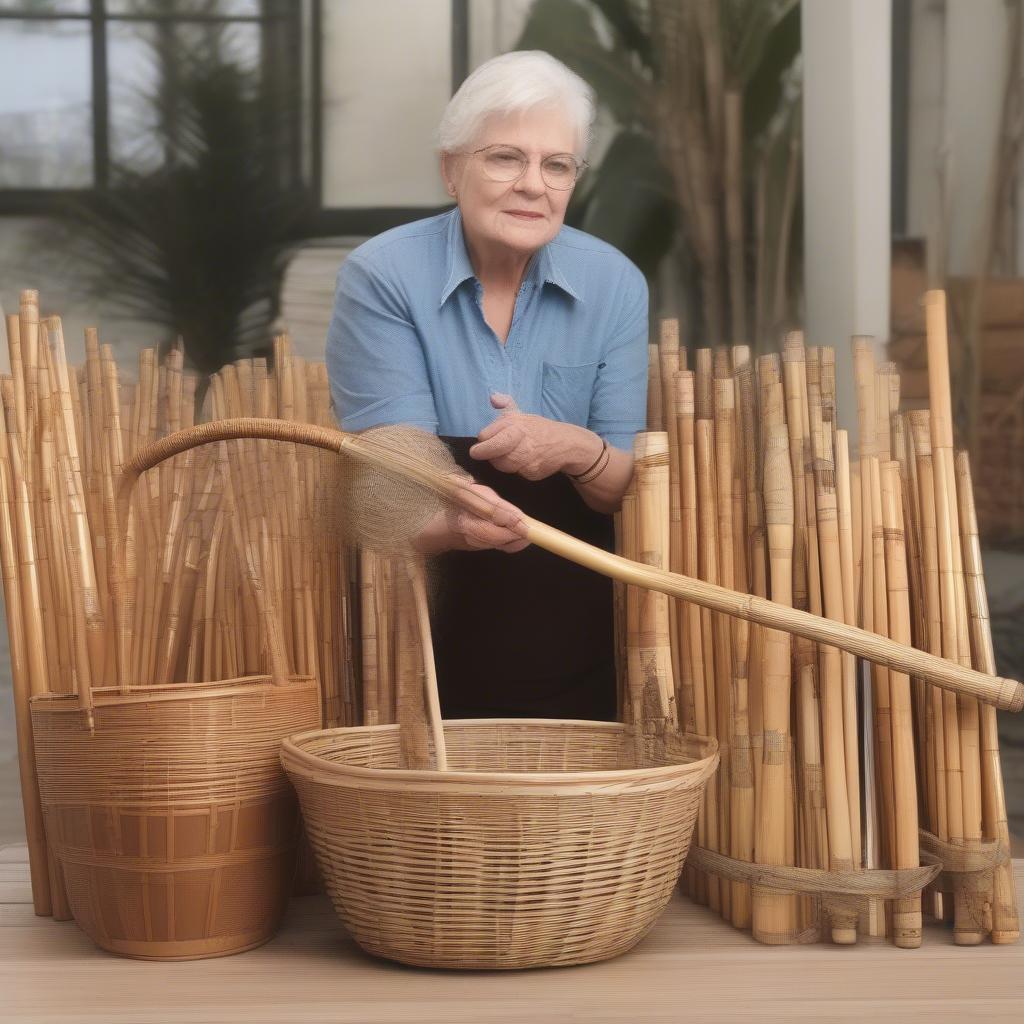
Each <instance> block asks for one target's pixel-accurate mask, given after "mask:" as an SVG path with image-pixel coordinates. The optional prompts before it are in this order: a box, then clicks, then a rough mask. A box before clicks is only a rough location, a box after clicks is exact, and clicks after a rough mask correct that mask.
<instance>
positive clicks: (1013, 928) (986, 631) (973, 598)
mask: <svg viewBox="0 0 1024 1024" xmlns="http://www.w3.org/2000/svg"><path fill="white" fill-rule="evenodd" d="M956 472H957V495H958V497H959V500H960V529H961V531H962V534H963V554H964V574H965V579H966V583H967V605H968V608H969V610H970V620H971V644H972V648H973V651H974V664H975V667H976V668H978V669H980V670H981V671H982V672H990V673H993V674H994V673H995V671H996V659H995V650H994V648H993V646H992V623H991V620H990V618H989V612H988V595H987V594H986V592H985V580H984V568H983V566H982V561H981V544H980V541H979V538H978V519H977V514H976V512H975V509H974V487H973V484H972V482H971V466H970V460H969V458H968V456H967V453H966V452H960V453H959V454H958V455H957V457H956ZM981 754H982V761H981V768H982V781H983V785H984V790H983V797H984V827H985V835H986V837H987V838H989V839H995V840H997V841H998V842H999V844H1000V846H1001V847H1002V850H1003V852H1004V853H1005V852H1006V851H1008V850H1009V847H1010V832H1009V826H1008V824H1007V817H1006V794H1005V792H1004V790H1003V773H1002V769H1001V766H1000V763H999V729H998V723H997V721H996V713H995V709H994V708H990V707H989V706H988V705H982V707H981ZM1019 938H1020V918H1019V916H1018V911H1017V894H1016V891H1015V889H1014V884H1013V865H1012V863H1011V862H1010V860H1009V858H1008V857H1007V859H1006V860H1005V861H1004V862H1003V863H1002V864H1000V865H999V866H998V867H997V868H996V870H995V875H994V878H993V903H992V941H993V942H994V943H996V944H997V945H1003V944H1006V943H1011V942H1016V941H1017V940H1018V939H1019Z"/></svg>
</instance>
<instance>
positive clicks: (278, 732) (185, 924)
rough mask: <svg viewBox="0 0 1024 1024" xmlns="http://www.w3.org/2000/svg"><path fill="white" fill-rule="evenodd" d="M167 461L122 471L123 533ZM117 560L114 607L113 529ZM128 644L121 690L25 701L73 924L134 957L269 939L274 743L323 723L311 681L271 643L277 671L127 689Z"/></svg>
mask: <svg viewBox="0 0 1024 1024" xmlns="http://www.w3.org/2000/svg"><path fill="white" fill-rule="evenodd" d="M164 457H166V455H164V454H163V453H162V452H161V451H160V450H159V449H157V447H156V446H151V447H150V448H148V449H144V450H143V451H142V452H141V453H139V455H137V456H136V457H135V458H134V459H133V460H132V461H131V462H130V463H129V465H128V466H126V468H125V470H124V472H123V474H122V477H121V481H120V485H119V492H118V505H119V511H120V514H119V515H118V516H117V522H118V525H119V529H120V530H121V531H123V530H124V525H125V524H126V522H127V509H128V500H129V497H130V493H131V489H132V487H133V485H134V483H135V480H137V478H138V477H139V476H140V475H141V474H142V472H144V471H145V470H146V469H148V468H150V467H152V466H155V465H156V464H157V463H158V462H160V461H162V460H163V458H164ZM113 561H114V562H115V563H116V564H115V565H114V566H113V571H112V582H113V584H114V588H113V590H114V595H115V609H116V608H117V602H118V601H120V602H121V604H122V610H123V607H124V602H125V600H126V595H128V594H129V593H131V588H129V587H127V586H126V583H125V579H124V569H123V566H124V561H123V535H122V543H120V544H116V545H115V557H114V559H113ZM124 621H125V617H124V616H123V615H122V617H121V623H122V629H123V623H124ZM270 625H272V623H271V624H270ZM268 635H269V636H271V637H272V636H273V635H274V632H273V630H268ZM129 640H130V638H129V637H125V636H123V635H122V643H121V645H120V648H119V650H118V658H119V669H120V671H119V677H120V680H121V683H120V685H118V686H113V687H96V688H93V687H91V686H90V685H89V683H88V680H86V681H85V685H84V686H83V687H82V690H81V692H80V693H78V694H70V695H64V694H60V695H58V694H54V693H48V694H42V695H38V696H36V697H33V698H32V700H31V702H30V707H31V713H32V727H33V731H34V736H35V754H36V765H37V771H38V778H39V789H40V796H41V801H42V805H43V814H44V819H45V827H46V836H47V840H48V842H49V843H50V845H51V847H52V848H53V850H54V851H55V853H56V855H57V857H58V860H59V862H60V866H61V868H62V869H63V874H64V878H65V881H66V885H67V892H68V897H69V902H70V904H71V910H72V913H73V915H74V918H75V921H76V922H77V923H78V925H79V927H81V928H82V930H83V931H85V932H86V934H88V935H89V936H90V938H92V939H93V941H94V942H96V944H97V945H99V946H101V947H102V948H103V949H107V950H109V951H111V952H114V953H119V954H121V955H124V956H130V957H136V958H140V959H150V960H187V959H195V958H200V957H210V956H224V955H227V954H230V953H238V952H241V951H243V950H246V949H251V948H252V947H254V946H258V945H260V944H261V943H263V942H266V941H267V940H268V939H269V938H270V937H271V936H272V935H273V933H274V931H275V929H276V927H277V925H278V923H279V921H280V919H281V916H282V914H283V912H284V909H285V905H286V902H287V898H288V893H289V891H290V887H291V883H292V876H293V874H294V870H295V856H296V848H297V841H298V836H299V822H298V811H297V807H296V804H295V800H294V796H293V794H292V792H291V790H290V787H289V785H288V781H287V779H286V778H285V776H284V774H283V772H282V771H281V766H280V761H279V756H278V750H279V745H280V742H281V739H282V738H283V737H285V736H287V735H289V734H291V733H294V732H296V731H297V730H303V729H309V728H312V727H315V726H319V724H320V696H319V687H318V684H317V681H316V680H315V679H313V678H311V677H297V676H290V677H286V676H285V675H284V673H283V672H282V671H280V665H281V661H282V658H283V656H281V655H279V654H278V657H277V658H275V656H274V655H275V651H274V650H272V652H271V655H272V656H271V664H272V666H273V668H274V671H273V674H272V676H249V677H244V678H238V679H230V680H220V681H216V682H206V683H179V684H171V685H135V684H129V683H128V682H127V680H128V679H129V678H130V677H129V675H128V673H127V670H126V669H125V668H124V665H125V664H126V663H127V660H128V659H127V657H126V651H127V643H128V642H129Z"/></svg>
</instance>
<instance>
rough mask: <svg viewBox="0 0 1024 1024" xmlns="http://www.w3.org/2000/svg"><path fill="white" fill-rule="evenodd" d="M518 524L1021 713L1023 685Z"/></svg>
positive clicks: (670, 589) (724, 608)
mask: <svg viewBox="0 0 1024 1024" xmlns="http://www.w3.org/2000/svg"><path fill="white" fill-rule="evenodd" d="M523 522H524V524H525V525H526V536H527V538H528V539H529V540H530V542H531V543H533V544H537V545H538V546H539V547H542V548H544V549H545V550H547V551H551V552H553V553H554V554H557V555H561V556H562V557H563V558H568V559H569V560H570V561H573V562H576V563H577V564H578V565H584V566H586V567H587V568H589V569H593V570H594V571H595V572H600V573H602V574H603V575H605V576H610V577H612V578H613V579H619V580H622V581H623V582H625V583H631V584H633V585H634V586H639V587H648V588H650V589H651V590H657V591H659V592H660V593H662V594H668V595H669V596H670V597H677V598H681V599H683V600H687V601H693V602H694V603H695V604H699V605H700V606H701V607H702V608H709V609H711V610H712V611H716V612H721V613H722V614H724V615H735V616H737V617H739V618H741V619H746V620H747V621H748V622H757V623H760V624H761V625H762V626H768V627H770V628H771V629H781V630H784V631H785V632H787V633H792V634H794V635H796V636H802V637H805V638H806V639H808V640H813V641H816V642H817V643H821V644H831V645H833V646H834V647H839V648H842V650H844V651H849V652H850V653H851V654H855V655H856V656H857V657H859V658H864V659H866V660H867V661H870V662H873V663H876V664H879V665H885V666H887V667H889V668H892V669H895V670H896V671H898V672H906V673H907V674H909V675H916V676H920V677H921V678H922V679H927V680H928V681H929V682H930V683H934V684H935V685H936V686H941V687H943V688H944V689H946V690H949V691H950V692H952V693H967V694H970V695H971V696H973V697H977V698H978V699H979V700H982V701H985V702H986V703H989V704H993V705H994V706H995V707H997V708H999V709H1000V710H1002V711H1013V712H1017V711H1021V710H1024V684H1022V683H1020V682H1017V681H1016V680H1013V679H1004V678H1001V677H999V676H987V675H985V674H984V673H982V672H978V671H976V670H974V669H967V668H964V667H962V666H960V665H957V664H956V663H955V662H949V661H946V660H945V659H944V658H937V657H935V656H934V655H932V654H927V653H926V652H924V651H918V650H915V649H914V648H912V647H907V646H905V645H904V644H898V643H896V642H895V641H893V640H889V639H888V638H886V637H883V636H879V635H878V634H876V633H869V632H868V631H867V630H864V629H859V628H857V627H856V626H847V625H846V624H845V623H840V622H832V621H831V620H829V619H823V618H819V617H818V616H817V615H811V614H810V613H809V612H801V611H798V610H797V609H796V608H786V607H784V606H782V605H779V604H776V603H775V602H773V601H768V600H766V599H765V598H760V597H755V596H754V595H753V594H740V593H737V592H736V591H734V590H727V589H726V588H725V587H719V586H716V585H715V584H713V583H706V582H704V581H703V580H695V579H691V578H689V577H687V576H681V575H678V574H676V573H671V572H665V571H664V570H658V569H653V568H650V567H647V566H643V565H638V564H637V563H635V562H630V561H628V560H627V559H624V558H620V557H619V556H617V555H613V554H611V553H609V552H607V551H602V550H601V549H599V548H594V547H592V546H591V545H589V544H586V543H584V542H583V541H581V540H578V539H577V538H575V537H571V536H570V535H569V534H567V533H562V531H561V530H556V529H555V528H554V527H552V526H547V525H546V524H545V523H541V522H538V521H537V520H536V519H531V518H530V517H529V516H524V517H523Z"/></svg>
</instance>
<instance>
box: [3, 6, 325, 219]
mask: <svg viewBox="0 0 1024 1024" xmlns="http://www.w3.org/2000/svg"><path fill="white" fill-rule="evenodd" d="M314 2H315V0H0V212H36V211H38V212H44V211H45V210H46V209H47V208H48V207H49V206H50V204H51V203H52V202H53V200H54V198H55V197H56V196H58V195H59V194H60V193H61V192H62V191H67V190H80V189H90V188H101V187H103V186H105V185H106V184H107V182H108V181H109V178H110V172H111V167H112V166H114V165H124V166H128V167H132V168H134V169H137V170H146V169H149V168H152V167H155V166H159V165H160V164H161V163H163V162H164V161H165V160H166V159H167V158H168V154H167V153H166V152H164V151H163V150H161V149H160V148H159V146H158V144H157V142H156V139H158V138H163V139H167V138H171V139H173V130H172V131H171V132H168V131H167V130H166V128H167V125H164V128H165V130H164V131H162V132H161V133H159V135H157V134H155V133H154V132H153V131H152V129H153V128H154V127H155V125H154V124H153V119H154V116H155V115H154V113H153V111H154V109H155V107H154V105H153V104H152V103H150V102H147V98H149V97H152V96H154V95H156V94H158V93H159V94H160V95H161V97H162V100H163V102H162V103H161V106H160V109H161V111H162V112H168V111H169V112H170V113H162V114H161V116H168V117H173V96H174V84H175V69H176V68H177V67H178V66H179V62H180V59H181V57H182V55H183V54H186V53H192V54H195V53H197V52H203V51H204V50H207V51H208V50H212V49H216V51H217V53H219V54H221V55H223V56H225V57H227V58H229V59H230V60H231V61H232V62H235V63H238V64H241V65H243V66H246V67H248V68H250V69H254V70H256V71H257V72H258V79H259V83H260V89H261V91H262V92H263V93H264V94H265V95H267V96H271V95H274V96H276V97H277V98H278V101H279V102H285V103H288V104H290V109H289V113H290V115H291V116H289V117H288V118H285V119H283V120H284V122H285V123H286V124H287V125H288V126H289V127H288V129H287V130H288V132H289V135H290V138H288V139H286V140H281V141H282V142H284V143H286V145H285V146H284V147H283V152H284V153H285V154H286V156H285V163H286V166H284V167H282V183H284V184H288V183H291V184H298V183H299V182H300V181H301V180H303V178H304V174H303V170H304V168H305V169H306V170H307V172H308V169H309V167H310V165H311V161H310V157H309V152H308V151H309V150H310V149H311V147H312V146H313V144H314V143H313V140H312V138H311V133H310V131H309V129H308V126H307V123H306V120H305V118H304V116H303V110H304V109H308V105H304V104H303V103H302V88H303V83H302V80H301V68H302V65H303V53H304V52H305V51H306V50H308V46H304V45H303V44H304V42H305V39H304V26H308V23H309V10H308V9H309V7H310V5H311V4H312V3H314ZM306 34H308V32H307V33H306ZM304 151H305V152H304ZM307 176H308V175H307Z"/></svg>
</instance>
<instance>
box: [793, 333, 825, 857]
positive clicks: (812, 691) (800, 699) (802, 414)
mask: <svg viewBox="0 0 1024 1024" xmlns="http://www.w3.org/2000/svg"><path fill="white" fill-rule="evenodd" d="M805 359H806V355H805V349H804V343H803V336H802V334H801V333H800V332H799V331H792V332H790V333H789V334H788V335H787V336H786V340H785V347H784V350H783V354H782V363H783V384H784V388H785V395H786V425H787V429H788V431H789V457H790V462H791V464H792V473H793V491H794V493H793V500H794V548H793V605H794V607H796V608H798V609H800V610H802V611H806V610H811V611H812V612H814V613H815V614H817V612H818V610H817V609H814V608H812V607H811V596H812V592H813V593H815V594H816V595H817V597H818V601H819V603H820V590H819V589H818V583H817V580H816V579H814V576H815V575H816V573H817V544H816V542H812V538H811V519H812V518H813V510H814V496H813V482H812V481H809V479H808V474H807V466H808V460H809V457H810V453H809V450H808V449H809V446H810V436H809V435H810V428H809V422H808V420H807V416H806V393H807V385H806V368H805ZM809 482H810V486H811V493H810V494H808V483H809ZM816 533H817V530H816V529H815V534H816ZM812 555H813V557H812ZM812 566H813V570H814V571H813V572H812ZM794 646H795V649H796V658H795V670H796V677H797V707H798V716H797V724H798V728H797V729H796V738H797V754H798V762H799V765H800V775H799V782H800V786H799V791H800V796H801V800H800V803H799V806H800V807H801V808H802V812H803V819H802V820H803V823H804V840H803V853H802V856H801V864H802V866H804V867H812V868H823V867H826V866H827V863H828V848H827V843H828V839H827V823H826V814H825V796H824V789H823V785H822V759H821V736H820V720H821V713H820V707H819V701H818V696H817V692H816V691H817V686H816V667H815V651H814V645H813V644H812V643H809V642H808V640H807V638H806V637H801V638H799V639H798V640H797V641H796V642H795V645H794Z"/></svg>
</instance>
